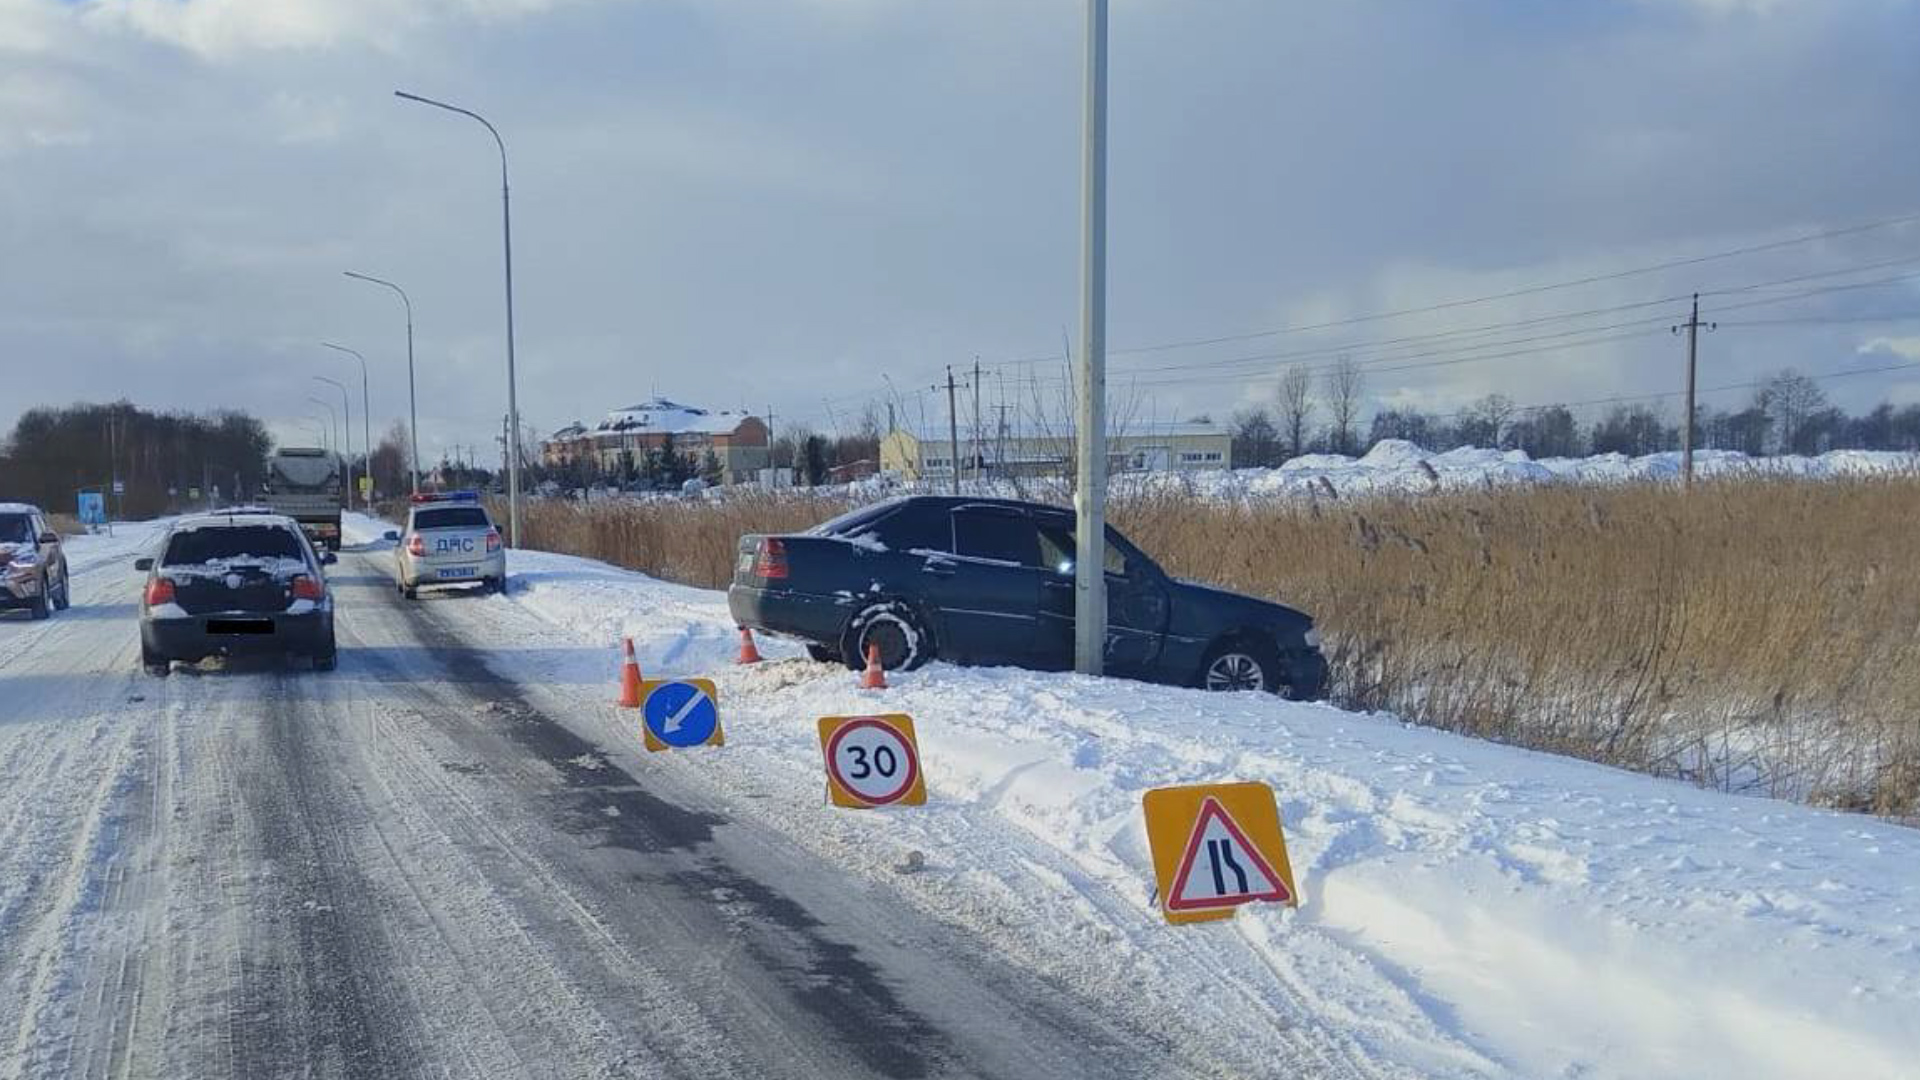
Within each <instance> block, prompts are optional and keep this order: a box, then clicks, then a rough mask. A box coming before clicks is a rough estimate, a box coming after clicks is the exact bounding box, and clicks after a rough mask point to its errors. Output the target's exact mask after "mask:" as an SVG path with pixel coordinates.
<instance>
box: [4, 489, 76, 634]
mask: <svg viewBox="0 0 1920 1080" xmlns="http://www.w3.org/2000/svg"><path fill="white" fill-rule="evenodd" d="M72 602H73V583H72V581H70V580H69V579H68V577H67V556H66V552H65V550H64V549H63V548H62V547H61V546H60V534H59V533H58V532H55V531H54V528H53V526H52V525H49V524H48V523H47V515H46V514H45V513H44V512H42V511H41V509H40V508H39V507H37V506H33V505H30V504H28V503H4V502H0V611H4V610H8V609H12V608H26V609H27V610H28V611H29V612H31V613H32V615H33V617H34V618H36V619H44V618H47V617H48V616H50V615H52V614H53V613H54V612H56V611H65V610H67V607H68V605H70V604H71V603H72Z"/></svg>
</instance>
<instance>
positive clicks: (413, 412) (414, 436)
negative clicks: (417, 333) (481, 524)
mask: <svg viewBox="0 0 1920 1080" xmlns="http://www.w3.org/2000/svg"><path fill="white" fill-rule="evenodd" d="M342 272H343V273H345V274H346V275H347V276H348V277H350V278H355V279H357V280H360V281H370V282H372V283H373V284H375V285H385V286H386V287H387V288H389V289H392V290H393V291H394V292H397V293H399V294H400V302H401V303H402V304H404V305H406V308H407V415H408V417H409V419H408V428H407V434H408V438H409V440H410V441H411V443H412V449H411V450H410V451H409V452H410V453H411V454H412V464H413V493H414V494H415V495H418V494H420V401H419V399H418V398H417V397H416V396H415V395H414V390H413V301H412V300H411V299H409V298H408V297H407V290H405V289H403V288H401V287H400V286H398V285H395V284H394V283H393V282H391V281H386V280H384V279H382V278H377V277H373V276H372V275H369V274H356V273H354V272H353V271H352V270H346V271H342ZM336 347H337V346H336ZM354 355H355V356H359V355H360V354H359V353H354ZM361 362H362V363H365V360H364V359H363V360H362V361H361Z"/></svg>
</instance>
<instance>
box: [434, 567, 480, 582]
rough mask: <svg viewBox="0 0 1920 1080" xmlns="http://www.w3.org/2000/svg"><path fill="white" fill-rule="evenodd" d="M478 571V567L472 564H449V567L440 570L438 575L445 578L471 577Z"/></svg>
mask: <svg viewBox="0 0 1920 1080" xmlns="http://www.w3.org/2000/svg"><path fill="white" fill-rule="evenodd" d="M479 572H480V571H479V568H478V567H473V566H450V567H448V568H447V569H445V570H442V571H440V577H441V578H442V579H446V578H470V577H473V576H475V575H476V574H478V573H479Z"/></svg>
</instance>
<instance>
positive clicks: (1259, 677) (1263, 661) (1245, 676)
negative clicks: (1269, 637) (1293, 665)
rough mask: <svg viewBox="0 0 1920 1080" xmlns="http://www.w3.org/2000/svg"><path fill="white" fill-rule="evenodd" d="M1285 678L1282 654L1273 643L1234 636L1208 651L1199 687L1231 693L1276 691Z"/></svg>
mask: <svg viewBox="0 0 1920 1080" xmlns="http://www.w3.org/2000/svg"><path fill="white" fill-rule="evenodd" d="M1283 683H1284V680H1282V678H1281V676H1280V657H1279V655H1278V654H1277V653H1275V652H1274V650H1273V646H1271V645H1268V644H1266V643H1264V642H1260V641H1252V640H1248V639H1246V638H1231V639H1229V640H1227V641H1223V642H1221V643H1219V644H1218V645H1215V646H1214V647H1213V648H1212V649H1209V650H1208V651H1207V658H1206V659H1205V660H1204V661H1202V662H1201V664H1200V687H1201V689H1203V690H1212V691H1215V692H1220V693H1228V692H1233V691H1242V690H1267V691H1274V692H1277V691H1279V690H1281V689H1282V687H1283Z"/></svg>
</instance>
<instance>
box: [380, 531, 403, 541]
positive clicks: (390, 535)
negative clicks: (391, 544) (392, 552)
mask: <svg viewBox="0 0 1920 1080" xmlns="http://www.w3.org/2000/svg"><path fill="white" fill-rule="evenodd" d="M380 539H382V540H394V541H398V540H399V539H400V534H399V533H397V532H395V531H393V530H392V529H388V530H387V531H386V532H383V533H381V534H380Z"/></svg>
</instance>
